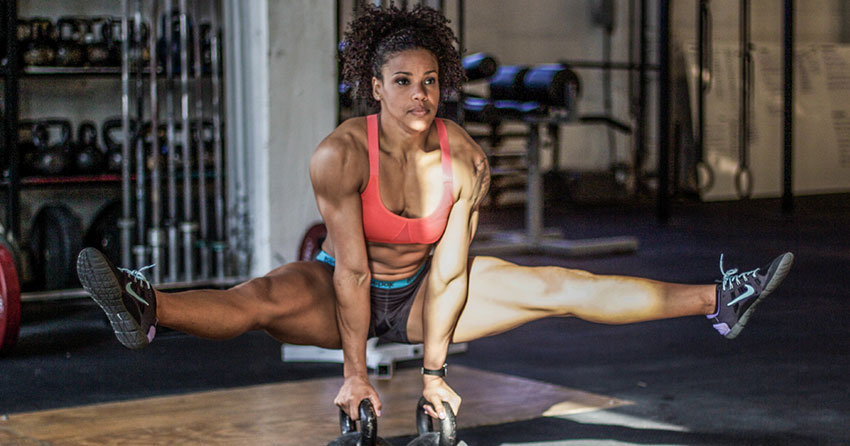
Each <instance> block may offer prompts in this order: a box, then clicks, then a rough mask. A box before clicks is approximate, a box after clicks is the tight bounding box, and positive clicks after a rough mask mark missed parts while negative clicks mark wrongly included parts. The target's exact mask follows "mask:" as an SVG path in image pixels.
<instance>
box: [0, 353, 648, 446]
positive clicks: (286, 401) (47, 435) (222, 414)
mask: <svg viewBox="0 0 850 446" xmlns="http://www.w3.org/2000/svg"><path fill="white" fill-rule="evenodd" d="M448 382H449V384H451V385H452V387H453V388H454V389H455V390H456V391H457V392H458V393H459V394H460V395H461V396H462V397H463V398H464V400H463V405H462V407H461V411H460V416H459V417H458V424H459V427H460V428H465V427H473V426H482V425H495V424H501V423H507V422H512V421H520V420H527V419H533V418H537V417H540V416H543V415H544V414H545V415H546V416H555V415H566V414H571V413H579V412H588V411H593V410H599V409H606V408H611V407H616V406H621V405H624V404H631V403H629V402H628V401H623V400H618V399H614V398H610V397H606V396H602V395H596V394H592V393H587V392H582V391H579V390H573V389H568V388H566V387H561V386H556V385H552V384H547V383H543V382H539V381H532V380H528V379H524V378H518V377H515V376H510V375H504V374H499V373H493V372H487V371H482V370H478V369H472V368H466V367H462V366H453V367H452V369H451V374H450V375H449V377H448ZM341 383H342V379H341V378H327V379H316V380H308V381H295V382H285V383H280V384H270V385H262V386H253V387H246V388H238V389H233V390H221V391H212V392H202V393H196V394H190V395H181V396H167V397H157V398H148V399H142V400H136V401H127V402H120V403H108V404H98V405H92V406H84V407H74V408H69V409H57V410H48V411H42V412H32V413H21V414H13V415H10V416H8V417H3V419H2V420H0V444H2V445H6V446H66V445H69V446H70V445H74V446H82V445H91V446H95V445H97V446H104V445H122V446H132V445H139V446H142V445H144V446H150V445H169V446H182V445H205V446H212V445H233V446H244V445H275V446H286V445H293V446H295V445H298V446H304V445H325V444H327V442H329V441H330V440H332V439H334V438H336V437H337V436H338V435H339V415H338V414H339V412H338V410H337V408H336V407H335V406H333V398H334V397H335V396H336V393H337V391H338V390H339V387H340V385H341ZM374 383H375V384H376V386H377V390H378V392H379V394H380V395H381V398H382V401H383V404H384V408H383V416H382V417H381V418H380V419H379V424H378V426H379V434H380V435H381V436H382V437H386V438H390V437H395V436H401V435H409V434H413V433H415V430H416V428H415V424H414V413H415V405H416V402H417V401H418V399H419V396H420V392H421V391H422V377H421V375H420V374H419V371H418V370H416V369H406V370H401V371H398V372H397V373H396V374H395V376H394V377H393V379H392V380H390V381H377V380H376V381H374Z"/></svg>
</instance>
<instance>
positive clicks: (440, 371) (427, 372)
mask: <svg viewBox="0 0 850 446" xmlns="http://www.w3.org/2000/svg"><path fill="white" fill-rule="evenodd" d="M448 367H449V365H448V364H443V367H442V368H439V369H437V370H431V369H426V368H425V367H422V374H423V375H431V376H439V377H444V376H446V370H447V369H448Z"/></svg>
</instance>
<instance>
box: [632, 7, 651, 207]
mask: <svg viewBox="0 0 850 446" xmlns="http://www.w3.org/2000/svg"><path fill="white" fill-rule="evenodd" d="M639 7H640V26H639V29H638V51H639V53H640V55H639V64H640V70H639V71H638V100H637V101H638V107H637V108H638V112H637V115H638V116H637V126H636V128H635V153H634V166H633V169H634V177H635V190H636V191H637V192H641V190H642V189H643V188H644V182H643V163H644V158H645V156H646V121H647V99H646V96H647V92H646V70H647V69H648V64H649V45H648V44H647V37H646V32H647V31H646V28H647V26H648V20H647V19H648V17H647V14H648V13H647V10H648V9H649V8H648V6H647V0H640V4H639Z"/></svg>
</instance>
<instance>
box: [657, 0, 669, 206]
mask: <svg viewBox="0 0 850 446" xmlns="http://www.w3.org/2000/svg"><path fill="white" fill-rule="evenodd" d="M657 192H658V202H657V205H658V208H657V216H658V219H659V220H660V221H662V222H666V221H667V219H669V218H670V0H658V191H657Z"/></svg>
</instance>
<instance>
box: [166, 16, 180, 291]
mask: <svg viewBox="0 0 850 446" xmlns="http://www.w3.org/2000/svg"><path fill="white" fill-rule="evenodd" d="M173 7H174V5H173V4H172V2H171V0H165V54H163V57H165V110H166V112H165V113H166V118H165V119H166V122H167V124H166V125H167V128H168V130H167V132H168V280H169V281H170V282H176V281H177V279H178V278H177V276H178V265H179V264H178V256H179V255H180V248H179V246H178V245H177V218H178V217H177V178H176V177H177V168H176V166H175V161H176V160H175V159H174V158H175V152H176V150H175V142H176V141H175V139H176V138H175V137H174V54H173V48H172V42H174V25H173V24H174V20H173Z"/></svg>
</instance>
